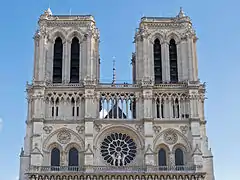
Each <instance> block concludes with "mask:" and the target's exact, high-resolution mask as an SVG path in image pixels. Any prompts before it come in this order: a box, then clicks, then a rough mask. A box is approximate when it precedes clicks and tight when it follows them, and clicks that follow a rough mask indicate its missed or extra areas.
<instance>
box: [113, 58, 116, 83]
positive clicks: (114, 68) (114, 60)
mask: <svg viewBox="0 0 240 180" xmlns="http://www.w3.org/2000/svg"><path fill="white" fill-rule="evenodd" d="M115 66H116V57H115V56H113V80H112V84H113V85H115V83H116V67H115Z"/></svg>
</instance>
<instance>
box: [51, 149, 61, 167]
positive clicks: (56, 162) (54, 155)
mask: <svg viewBox="0 0 240 180" xmlns="http://www.w3.org/2000/svg"><path fill="white" fill-rule="evenodd" d="M51 166H60V150H59V149H58V148H53V149H52V151H51Z"/></svg>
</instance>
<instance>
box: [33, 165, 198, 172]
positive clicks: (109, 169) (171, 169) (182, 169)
mask: <svg viewBox="0 0 240 180" xmlns="http://www.w3.org/2000/svg"><path fill="white" fill-rule="evenodd" d="M201 168H202V166H196V165H186V166H121V167H113V166H31V167H30V168H29V173H39V172H44V173H48V172H58V173H61V172H63V173H65V172H82V173H120V174H121V173H123V174H126V173H129V174H132V173H158V172H166V173H182V172H184V173H194V172H200V171H201Z"/></svg>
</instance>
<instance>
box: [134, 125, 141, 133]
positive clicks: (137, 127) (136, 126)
mask: <svg viewBox="0 0 240 180" xmlns="http://www.w3.org/2000/svg"><path fill="white" fill-rule="evenodd" d="M135 128H136V130H137V131H138V132H140V133H142V132H143V125H142V124H136V125H135Z"/></svg>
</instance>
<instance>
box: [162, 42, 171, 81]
mask: <svg viewBox="0 0 240 180" xmlns="http://www.w3.org/2000/svg"><path fill="white" fill-rule="evenodd" d="M161 47H162V49H161V50H162V57H163V58H162V79H163V81H167V82H168V81H170V65H169V43H168V42H167V41H164V42H163V43H162V45H161Z"/></svg>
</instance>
